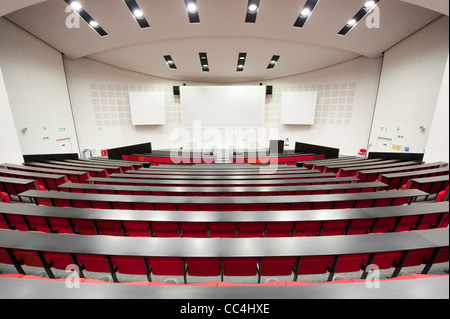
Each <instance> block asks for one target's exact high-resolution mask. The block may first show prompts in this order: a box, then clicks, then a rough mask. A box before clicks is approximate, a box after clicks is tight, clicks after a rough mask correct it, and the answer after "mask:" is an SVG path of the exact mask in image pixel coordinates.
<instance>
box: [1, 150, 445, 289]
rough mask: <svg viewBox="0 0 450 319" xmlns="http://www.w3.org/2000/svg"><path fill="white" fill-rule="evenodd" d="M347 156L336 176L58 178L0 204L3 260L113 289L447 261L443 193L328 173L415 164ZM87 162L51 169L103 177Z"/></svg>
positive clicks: (225, 173)
mask: <svg viewBox="0 0 450 319" xmlns="http://www.w3.org/2000/svg"><path fill="white" fill-rule="evenodd" d="M353 160H354V159H352V158H347V159H345V160H344V162H343V163H344V164H342V167H340V168H338V167H337V166H338V164H336V163H337V162H338V161H337V160H335V161H332V160H328V161H327V162H326V161H323V162H315V163H316V164H317V165H319V166H317V168H318V167H320V165H323V166H322V168H323V170H325V169H326V168H328V167H330V168H333V170H334V169H335V168H337V169H338V170H337V171H333V172H332V173H324V172H323V171H322V170H321V169H317V168H316V166H314V170H313V169H308V168H307V167H304V168H302V167H297V168H294V167H287V166H285V165H283V166H281V167H280V169H279V170H277V171H276V172H275V173H274V174H271V173H269V172H268V170H265V169H261V170H260V169H259V167H256V166H249V167H242V168H239V169H236V170H232V169H228V168H226V167H224V168H221V169H220V170H221V171H217V168H216V166H215V165H214V166H212V167H206V166H205V167H202V168H196V167H195V166H179V167H177V168H172V167H170V166H167V167H164V166H158V167H152V168H148V169H147V168H146V169H144V168H142V167H140V166H138V165H137V166H133V165H128V166H127V165H126V164H124V165H123V166H120V168H121V169H122V173H113V172H112V171H107V172H108V175H106V174H105V177H92V178H88V179H86V180H84V182H80V181H77V182H72V183H68V181H67V180H66V181H65V183H63V184H62V183H60V184H58V186H57V187H56V189H55V190H59V191H47V190H45V191H44V190H36V189H34V190H26V191H24V192H23V193H19V195H20V196H22V197H24V198H32V199H33V200H34V201H35V203H36V204H37V205H36V206H34V205H33V206H30V205H21V204H11V203H10V204H0V215H1V218H0V228H3V230H0V247H1V248H3V249H0V262H1V263H9V264H13V265H14V266H15V267H16V269H17V271H18V272H19V273H21V274H24V270H23V268H22V265H27V266H35V267H43V268H44V270H45V271H46V273H47V275H48V277H50V278H51V277H52V276H53V272H52V269H61V270H62V269H65V267H66V266H67V264H75V265H78V266H80V269H81V271H83V270H86V271H93V272H102V273H104V272H107V273H110V274H111V277H112V278H113V280H114V281H118V280H117V276H116V274H117V273H121V274H122V273H123V274H140V275H144V276H147V279H148V282H151V280H152V278H151V276H152V275H162V276H183V277H184V279H185V283H187V276H220V277H221V281H223V280H224V277H226V278H232V277H233V276H257V278H258V280H257V281H258V282H259V281H260V278H261V276H292V280H293V282H297V279H298V276H302V275H309V274H328V280H330V281H331V280H332V279H333V277H334V275H335V274H336V273H341V272H361V278H365V276H367V271H368V270H367V269H366V266H367V265H369V264H376V265H377V266H379V268H380V269H389V268H392V267H393V268H394V271H393V273H392V276H393V277H396V276H398V274H399V272H400V270H401V269H402V268H403V267H410V266H417V265H422V266H423V271H422V272H423V273H424V274H426V273H428V272H429V270H430V267H432V265H434V264H436V263H441V262H447V261H448V215H449V214H448V202H446V201H445V197H444V202H442V203H434V204H431V203H424V204H421V205H408V204H411V203H412V202H413V200H414V199H415V198H416V197H417V196H427V195H429V193H428V192H424V191H422V190H420V189H416V188H415V189H412V188H411V189H404V190H396V189H393V190H388V191H385V188H387V184H383V183H382V182H367V183H354V182H355V181H358V179H357V178H356V177H354V176H345V177H342V176H340V177H337V176H336V173H339V172H344V171H348V172H349V173H348V174H350V175H352V174H353V175H354V174H357V172H359V170H360V169H361V168H367V167H370V168H373V167H374V166H383V167H385V166H388V165H394V166H393V168H394V167H395V168H400V169H402V168H405V167H407V166H408V167H409V166H411V167H412V166H419V165H423V164H418V163H405V162H404V163H402V164H405V165H399V164H400V163H398V162H396V161H383V160H378V159H376V160H367V159H357V160H355V161H357V162H358V163H357V164H352V163H350V162H351V161H353ZM91 161H96V160H86V161H84V162H86V164H85V163H79V161H71V162H69V161H64V162H61V163H59V164H58V166H59V165H61V166H62V167H58V169H62V168H63V167H66V166H65V165H67V167H73V168H76V169H64V170H63V171H66V172H67V171H69V172H73V171H77V172H82V171H83V170H85V171H84V172H85V173H86V174H87V173H88V171H89V170H91V171H89V172H91V173H92V174H94V172H96V170H98V169H100V170H105V171H106V167H107V166H108V164H107V162H108V161H107V160H97V162H98V163H99V164H98V166H97V165H94V164H90V162H91ZM100 162H101V163H100ZM375 163H376V164H375ZM316 164H315V165H316ZM52 165H54V164H52ZM71 165H72V166H71ZM22 166H23V165H22ZM22 166H21V167H22ZM112 166H114V165H112ZM125 166H127V167H128V170H124V167H125ZM25 167H26V168H29V167H30V166H25ZM11 168H13V166H11V167H10V169H8V171H12V169H11ZM41 168H42V169H44V170H45V169H46V168H44V167H43V166H36V167H33V169H41ZM136 168H138V170H136ZM353 168H356V169H354V170H352V169H353ZM47 169H48V168H47ZM109 172H111V173H109ZM52 173H53V172H52ZM39 174H42V172H40V173H39ZM67 174H69V173H67ZM345 174H346V173H343V175H345ZM447 174H448V169H447ZM68 176H69V175H68ZM92 182H94V184H92ZM430 189H431V188H430ZM433 189H434V188H433ZM447 191H448V189H447ZM443 196H445V195H443ZM441 197H442V196H441ZM447 200H448V195H447ZM52 206H54V207H52ZM149 211H151V212H149ZM179 237H181V238H179ZM50 242H51V243H52V244H51V245H49V244H48V243H50ZM80 274H81V275H82V272H81V273H80Z"/></svg>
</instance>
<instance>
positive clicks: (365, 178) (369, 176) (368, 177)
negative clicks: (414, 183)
mask: <svg viewBox="0 0 450 319" xmlns="http://www.w3.org/2000/svg"><path fill="white" fill-rule="evenodd" d="M446 165H448V164H447V163H444V162H435V163H427V164H417V165H407V166H404V167H388V168H380V169H369V170H360V171H358V173H357V175H356V177H357V178H358V179H359V181H360V182H373V181H375V180H377V179H379V178H380V175H381V174H390V173H400V172H411V171H419V170H429V169H436V168H440V167H445V166H446Z"/></svg>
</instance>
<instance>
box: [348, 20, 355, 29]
mask: <svg viewBox="0 0 450 319" xmlns="http://www.w3.org/2000/svg"><path fill="white" fill-rule="evenodd" d="M355 24H356V20H355V19H351V20H350V21H348V22H347V25H348V26H349V27H352V26H354V25H355Z"/></svg>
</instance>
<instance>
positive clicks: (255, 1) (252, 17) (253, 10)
mask: <svg viewBox="0 0 450 319" xmlns="http://www.w3.org/2000/svg"><path fill="white" fill-rule="evenodd" d="M259 1H260V0H248V5H247V14H246V15H245V22H246V23H255V22H256V16H257V15H258V9H259Z"/></svg>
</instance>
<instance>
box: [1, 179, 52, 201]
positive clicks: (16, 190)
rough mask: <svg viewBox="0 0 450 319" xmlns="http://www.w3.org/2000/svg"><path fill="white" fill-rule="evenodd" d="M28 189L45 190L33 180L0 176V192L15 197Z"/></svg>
mask: <svg viewBox="0 0 450 319" xmlns="http://www.w3.org/2000/svg"><path fill="white" fill-rule="evenodd" d="M29 189H35V190H45V187H44V186H41V185H39V183H38V182H36V181H35V180H30V179H22V178H11V177H4V176H0V192H5V193H8V194H9V195H13V196H17V195H18V194H20V193H23V192H25V191H26V190H29ZM19 199H20V197H19Z"/></svg>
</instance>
